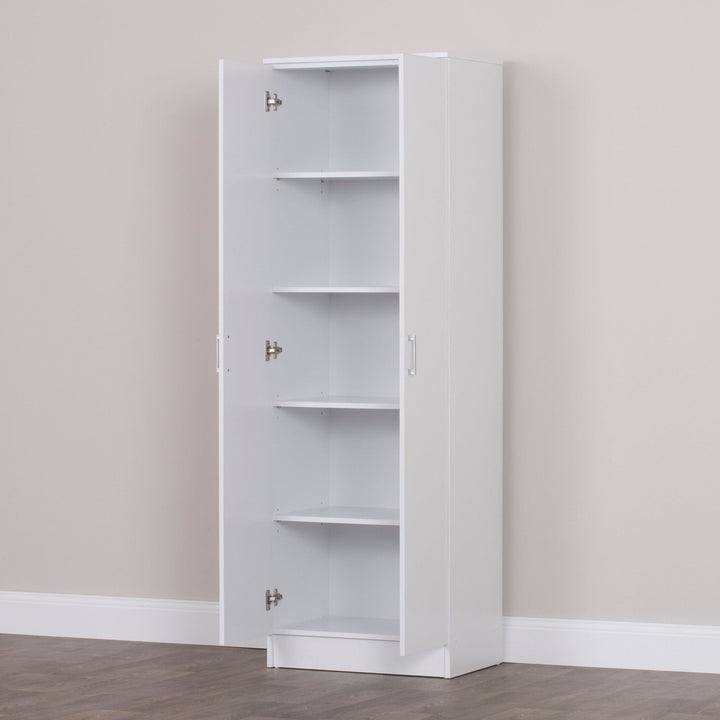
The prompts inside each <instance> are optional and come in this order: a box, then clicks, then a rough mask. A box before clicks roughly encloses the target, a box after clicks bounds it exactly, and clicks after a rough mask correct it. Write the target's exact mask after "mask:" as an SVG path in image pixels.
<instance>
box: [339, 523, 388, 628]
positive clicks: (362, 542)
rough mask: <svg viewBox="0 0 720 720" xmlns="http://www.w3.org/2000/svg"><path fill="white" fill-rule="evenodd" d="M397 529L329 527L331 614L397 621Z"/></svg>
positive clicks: (351, 526) (347, 526)
mask: <svg viewBox="0 0 720 720" xmlns="http://www.w3.org/2000/svg"><path fill="white" fill-rule="evenodd" d="M398 543H399V539H398V529H397V528H395V527H362V526H353V525H346V526H333V527H331V528H330V614H331V615H341V616H350V617H375V618H397V617H398V612H399V607H400V599H399V586H400V581H399V578H400V563H399V545H398Z"/></svg>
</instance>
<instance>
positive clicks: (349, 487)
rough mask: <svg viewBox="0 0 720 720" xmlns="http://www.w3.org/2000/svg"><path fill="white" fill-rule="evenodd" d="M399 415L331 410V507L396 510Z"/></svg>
mask: <svg viewBox="0 0 720 720" xmlns="http://www.w3.org/2000/svg"><path fill="white" fill-rule="evenodd" d="M398 430H399V423H398V414H397V413H391V412H385V411H367V412H360V413H359V412H353V411H352V410H332V411H331V419H330V497H329V503H330V504H331V505H340V506H345V505H347V506H350V507H387V508H397V507H398V503H399V498H398V463H399V452H400V446H399V438H398Z"/></svg>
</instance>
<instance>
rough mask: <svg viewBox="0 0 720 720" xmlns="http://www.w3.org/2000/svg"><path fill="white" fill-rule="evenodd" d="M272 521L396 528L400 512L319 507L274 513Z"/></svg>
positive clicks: (394, 510) (362, 508) (390, 509)
mask: <svg viewBox="0 0 720 720" xmlns="http://www.w3.org/2000/svg"><path fill="white" fill-rule="evenodd" d="M273 519H274V520H276V521H277V522H297V523H330V524H335V525H394V526H398V525H400V511H399V510H396V509H394V508H373V507H342V506H337V505H321V506H320V507H313V508H307V509H306V510H296V511H294V512H289V513H275V515H274V517H273Z"/></svg>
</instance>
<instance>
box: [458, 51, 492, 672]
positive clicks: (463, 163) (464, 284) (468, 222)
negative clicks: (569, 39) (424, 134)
mask: <svg viewBox="0 0 720 720" xmlns="http://www.w3.org/2000/svg"><path fill="white" fill-rule="evenodd" d="M447 62H448V70H449V75H448V83H449V88H448V105H449V106H448V148H449V164H450V172H449V176H448V178H449V193H448V202H449V213H450V214H449V234H450V251H449V283H448V297H449V300H448V302H449V313H448V322H449V343H448V347H447V362H448V366H449V397H450V401H449V418H450V419H449V423H450V433H449V483H450V485H449V524H448V530H449V548H448V550H449V552H448V564H449V585H448V608H449V612H448V619H449V648H450V653H449V658H450V668H449V671H450V674H451V675H458V674H463V673H466V672H470V671H472V670H477V669H479V668H481V667H486V666H488V665H493V664H496V663H498V662H500V661H501V660H502V652H503V647H502V612H503V609H502V514H503V472H502V464H503V412H502V408H503V373H502V368H503V232H502V218H503V209H502V208H503V203H502V189H503V152H502V148H503V137H502V116H503V115H502V66H500V65H494V64H488V63H476V62H471V61H468V60H457V59H455V58H451V59H449V60H448V61H447ZM468 598H472V600H471V601H470V602H468Z"/></svg>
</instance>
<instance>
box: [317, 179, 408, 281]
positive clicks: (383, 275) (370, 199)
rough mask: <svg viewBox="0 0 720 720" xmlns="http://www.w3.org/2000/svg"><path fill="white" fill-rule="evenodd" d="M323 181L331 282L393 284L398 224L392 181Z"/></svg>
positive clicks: (395, 186)
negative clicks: (326, 195)
mask: <svg viewBox="0 0 720 720" xmlns="http://www.w3.org/2000/svg"><path fill="white" fill-rule="evenodd" d="M325 184H326V185H327V186H328V204H327V210H328V218H327V223H328V225H327V227H328V235H329V239H330V243H329V248H330V262H329V267H330V279H331V282H332V283H333V284H337V285H392V286H397V285H398V284H399V240H398V235H399V225H400V219H399V207H400V205H399V202H400V201H399V194H398V183H397V181H396V180H353V181H348V182H331V183H325Z"/></svg>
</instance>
